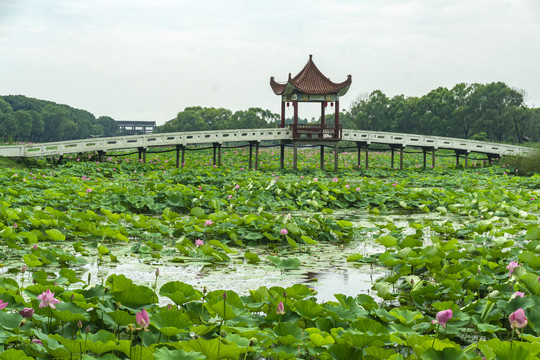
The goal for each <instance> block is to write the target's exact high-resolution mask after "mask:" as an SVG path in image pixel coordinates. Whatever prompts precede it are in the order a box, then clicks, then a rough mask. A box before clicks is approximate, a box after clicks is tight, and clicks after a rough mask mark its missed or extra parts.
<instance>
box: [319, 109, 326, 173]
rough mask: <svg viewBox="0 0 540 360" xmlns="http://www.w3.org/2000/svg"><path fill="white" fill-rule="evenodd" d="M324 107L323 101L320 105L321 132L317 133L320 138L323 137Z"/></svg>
mask: <svg viewBox="0 0 540 360" xmlns="http://www.w3.org/2000/svg"><path fill="white" fill-rule="evenodd" d="M325 105H326V101H323V102H322V103H321V132H320V133H319V137H321V138H322V137H324V106H325ZM321 151H322V150H321ZM321 154H322V153H321ZM321 168H322V167H321Z"/></svg>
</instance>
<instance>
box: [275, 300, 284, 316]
mask: <svg viewBox="0 0 540 360" xmlns="http://www.w3.org/2000/svg"><path fill="white" fill-rule="evenodd" d="M276 314H278V315H283V314H285V305H283V301H280V302H279V304H277V306H276Z"/></svg>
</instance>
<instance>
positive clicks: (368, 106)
mask: <svg viewBox="0 0 540 360" xmlns="http://www.w3.org/2000/svg"><path fill="white" fill-rule="evenodd" d="M389 103H390V100H389V99H388V97H387V96H386V95H385V94H384V93H383V92H382V91H381V90H375V91H373V92H372V93H371V94H369V97H368V98H367V99H361V100H358V101H356V102H355V103H354V104H353V105H352V106H351V110H350V111H349V112H348V115H347V116H346V119H345V123H346V124H351V123H354V124H356V127H355V128H356V129H362V130H378V131H387V130H389V129H390V128H391V122H390V120H389V118H388V108H389Z"/></svg>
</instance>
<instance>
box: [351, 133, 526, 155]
mask: <svg viewBox="0 0 540 360" xmlns="http://www.w3.org/2000/svg"><path fill="white" fill-rule="evenodd" d="M342 139H343V140H344V141H355V142H363V143H367V144H372V143H374V144H387V145H397V146H403V147H407V146H409V147H421V148H430V149H450V150H457V151H463V152H477V153H484V154H492V155H498V156H503V155H520V154H529V153H532V152H534V150H533V149H531V148H527V147H524V146H515V145H505V144H497V143H492V142H485V141H476V140H467V139H458V138H449V137H443V136H429V135H414V134H400V133H391V132H380V131H364V130H343V138H342Z"/></svg>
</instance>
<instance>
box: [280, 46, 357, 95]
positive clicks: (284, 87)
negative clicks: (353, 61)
mask: <svg viewBox="0 0 540 360" xmlns="http://www.w3.org/2000/svg"><path fill="white" fill-rule="evenodd" d="M351 82H352V77H351V75H348V76H347V80H345V81H343V82H341V83H335V82H332V81H331V80H330V78H328V77H326V76H325V75H324V74H323V73H322V72H321V71H320V70H319V69H318V68H317V66H315V63H314V62H313V59H312V55H309V60H308V62H307V64H306V66H304V68H303V69H302V71H300V72H299V73H298V74H297V75H296V76H295V77H291V74H290V73H289V79H288V80H287V82H286V83H283V84H282V83H278V82H276V81H275V80H274V77H273V76H272V77H271V78H270V86H271V87H272V90H274V93H275V94H276V95H290V94H294V93H302V94H308V95H329V94H337V95H339V96H342V95H345V94H346V93H347V91H348V90H349V87H350V86H351Z"/></svg>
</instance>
